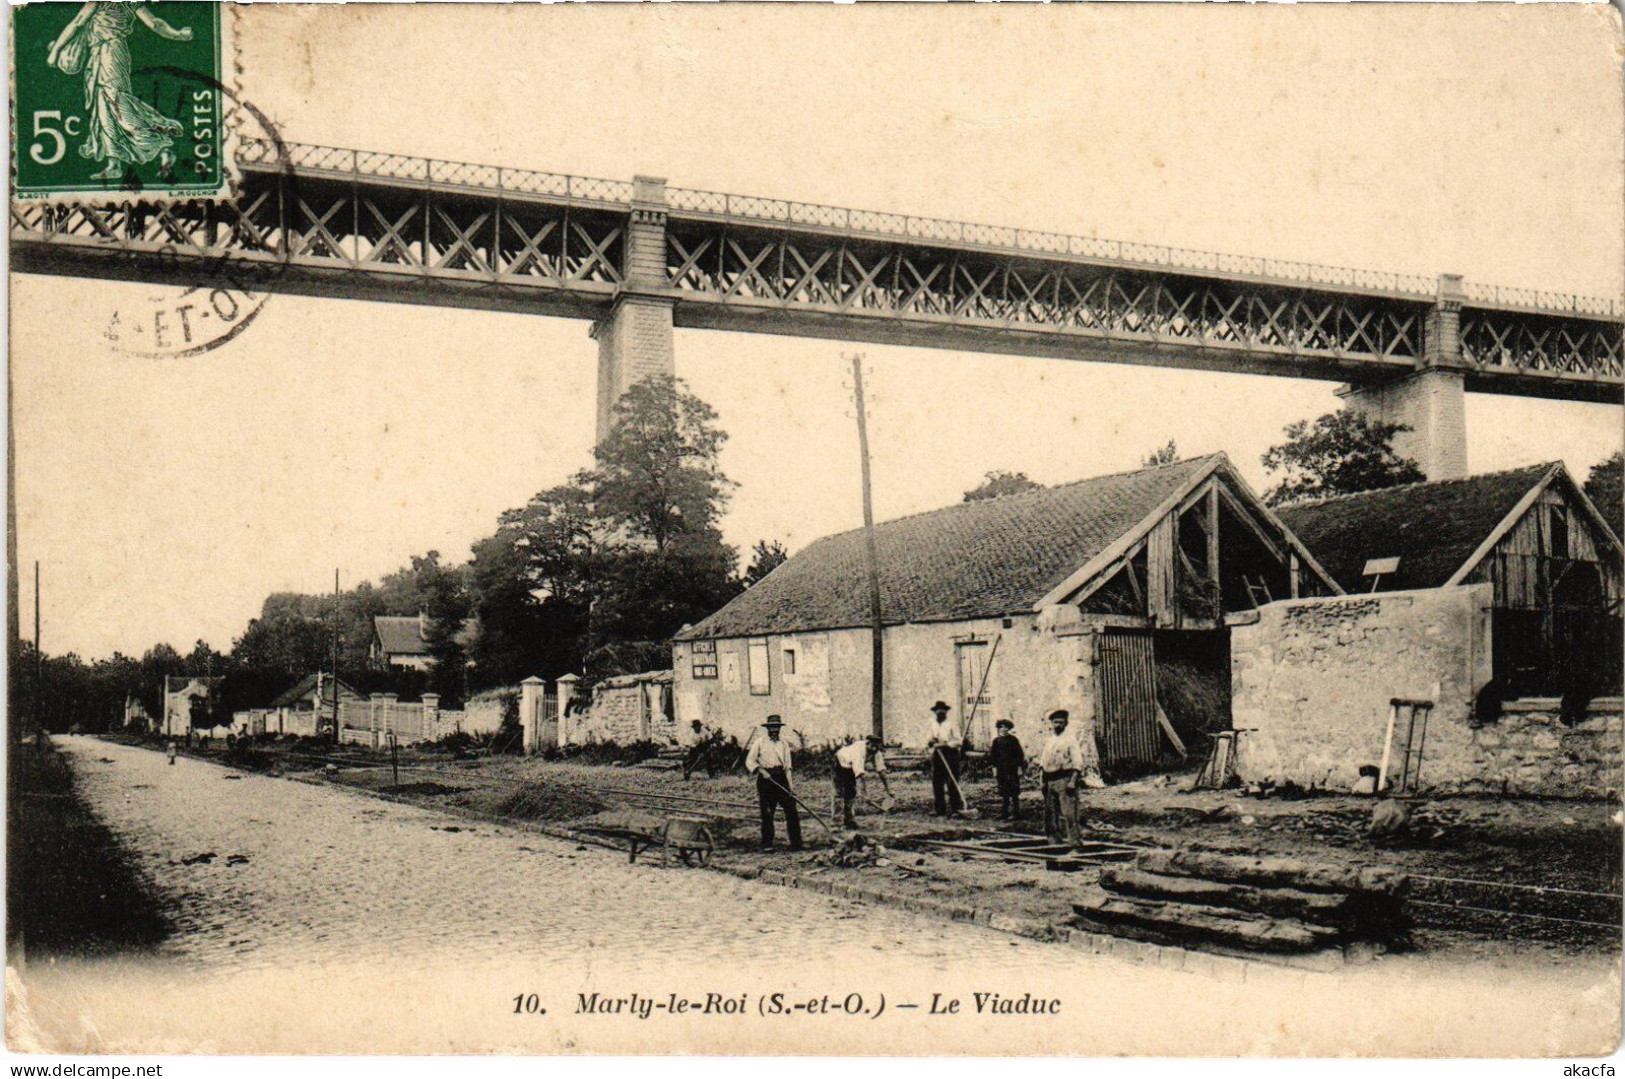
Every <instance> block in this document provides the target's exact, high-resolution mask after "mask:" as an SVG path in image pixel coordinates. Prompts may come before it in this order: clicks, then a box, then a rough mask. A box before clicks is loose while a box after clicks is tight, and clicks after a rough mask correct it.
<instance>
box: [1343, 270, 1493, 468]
mask: <svg viewBox="0 0 1625 1079" xmlns="http://www.w3.org/2000/svg"><path fill="white" fill-rule="evenodd" d="M1466 298H1467V297H1466V293H1465V292H1464V291H1463V290H1462V284H1461V278H1460V276H1458V275H1456V274H1442V275H1440V277H1439V292H1438V298H1437V299H1436V300H1435V301H1434V305H1433V308H1432V309H1431V310H1430V311H1429V312H1428V314H1427V317H1426V319H1425V321H1424V325H1423V335H1422V338H1423V340H1422V362H1421V365H1420V366H1419V367H1418V369H1417V370H1416V371H1413V372H1407V373H1406V374H1403V375H1400V376H1399V377H1397V378H1394V379H1390V380H1387V381H1384V382H1373V383H1361V384H1358V385H1352V386H1346V387H1344V388H1343V389H1341V390H1339V391H1338V395H1339V396H1340V397H1342V398H1343V401H1344V405H1345V407H1347V408H1352V409H1355V410H1356V411H1359V412H1361V413H1363V414H1364V415H1365V416H1367V417H1368V418H1370V419H1373V420H1380V421H1382V422H1383V423H1399V424H1404V425H1405V426H1406V427H1408V428H1409V430H1407V431H1401V432H1399V433H1398V434H1396V435H1395V436H1394V452H1395V453H1396V454H1398V455H1399V456H1401V457H1408V458H1410V459H1411V460H1412V461H1415V462H1416V464H1417V466H1418V467H1419V468H1421V470H1422V474H1423V475H1425V476H1426V477H1427V478H1428V479H1429V480H1455V479H1462V478H1463V477H1465V476H1466V475H1467V410H1466V402H1467V390H1466V383H1465V371H1466V364H1465V362H1464V361H1463V359H1462V354H1461V305H1462V301H1464V300H1465V299H1466Z"/></svg>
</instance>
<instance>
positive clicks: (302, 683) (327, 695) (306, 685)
mask: <svg viewBox="0 0 1625 1079" xmlns="http://www.w3.org/2000/svg"><path fill="white" fill-rule="evenodd" d="M316 677H317V676H316V675H314V674H307V675H305V676H304V677H303V678H301V679H299V681H297V682H295V683H294V684H293V685H292V686H291V687H290V688H289V689H287V690H286V691H284V692H283V693H282V695H281V696H279V697H278V698H277V699H276V700H274V701H272V702H271V705H270V707H272V708H291V707H293V705H295V704H297V703H298V702H299V701H302V700H304V699H305V698H306V697H312V696H314V695H315V693H316ZM339 685H340V686H343V688H344V693H345V695H346V696H349V697H359V696H360V694H359V693H357V692H356V691H355V690H353V689H351V688H350V687H349V686H348V685H346V684H345V682H344V681H343V680H342V679H341V680H340V681H339ZM322 686H323V690H324V692H323V693H322V700H323V701H324V702H325V703H327V704H329V705H331V704H332V703H333V680H332V679H331V678H328V677H326V676H323V677H322Z"/></svg>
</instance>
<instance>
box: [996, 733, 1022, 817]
mask: <svg viewBox="0 0 1625 1079" xmlns="http://www.w3.org/2000/svg"><path fill="white" fill-rule="evenodd" d="M994 727H995V728H996V729H997V730H998V732H999V734H998V737H996V738H994V739H993V744H992V745H991V746H989V747H988V751H987V759H988V760H989V761H990V762H991V763H992V765H993V775H994V777H995V778H996V779H997V780H998V785H999V819H1000V820H1019V819H1020V818H1021V770H1022V769H1023V768H1024V767H1026V765H1027V754H1026V753H1025V752H1024V751H1023V750H1022V748H1021V741H1020V739H1018V738H1017V737H1016V735H1015V729H1016V725H1015V724H1014V723H1012V722H1010V720H1008V719H1001V720H999V721H998V722H997V723H995V724H994Z"/></svg>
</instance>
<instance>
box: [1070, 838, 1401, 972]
mask: <svg viewBox="0 0 1625 1079" xmlns="http://www.w3.org/2000/svg"><path fill="white" fill-rule="evenodd" d="M1409 886H1410V880H1409V878H1408V877H1407V876H1406V875H1405V874H1403V873H1401V872H1398V871H1396V870H1391V869H1383V868H1374V867H1367V868H1344V867H1339V866H1329V865H1315V864H1312V863H1308V862H1303V861H1299V860H1297V859H1293V858H1250V857H1238V856H1234V855H1225V854H1212V853H1206V852H1197V851H1144V852H1142V853H1141V854H1140V855H1139V856H1138V857H1136V859H1135V861H1134V864H1133V865H1131V866H1108V867H1106V868H1104V869H1102V870H1101V873H1100V887H1099V888H1098V889H1095V890H1094V891H1092V892H1091V893H1090V894H1088V895H1086V896H1085V897H1084V898H1083V899H1082V900H1081V901H1079V902H1077V903H1075V904H1073V910H1074V912H1075V913H1076V915H1077V918H1076V920H1077V922H1078V924H1080V925H1081V926H1083V927H1084V928H1089V929H1094V930H1095V931H1097V932H1104V933H1112V934H1116V935H1120V936H1130V937H1135V938H1137V939H1144V940H1154V941H1157V942H1158V943H1164V944H1191V943H1201V944H1211V945H1220V946H1224V947H1229V948H1239V949H1243V950H1247V951H1263V952H1277V953H1291V952H1311V951H1318V950H1321V949H1325V948H1334V947H1348V946H1352V945H1368V946H1376V947H1380V948H1385V949H1397V948H1401V947H1403V946H1405V945H1406V944H1407V943H1408V937H1409V921H1408V916H1407V913H1406V910H1405V896H1406V893H1407V892H1408V890H1409Z"/></svg>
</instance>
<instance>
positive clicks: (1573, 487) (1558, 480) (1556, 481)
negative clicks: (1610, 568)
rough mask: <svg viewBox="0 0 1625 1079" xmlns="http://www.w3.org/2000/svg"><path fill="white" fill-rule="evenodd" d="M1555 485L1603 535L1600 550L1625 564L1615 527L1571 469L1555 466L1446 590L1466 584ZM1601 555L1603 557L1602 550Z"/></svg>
mask: <svg viewBox="0 0 1625 1079" xmlns="http://www.w3.org/2000/svg"><path fill="white" fill-rule="evenodd" d="M1554 485H1560V486H1561V487H1562V488H1563V490H1564V492H1565V493H1566V494H1567V495H1568V496H1569V501H1572V502H1573V503H1574V504H1575V505H1578V506H1579V507H1580V510H1581V513H1583V514H1584V515H1585V517H1586V519H1587V520H1589V521H1590V522H1591V524H1592V527H1593V528H1595V529H1596V530H1597V531H1598V532H1599V533H1600V534H1601V539H1602V543H1600V544H1599V545H1598V546H1599V548H1601V549H1606V550H1609V551H1611V552H1613V555H1614V560H1615V564H1616V565H1618V564H1619V562H1620V561H1621V560H1625V546H1622V545H1621V544H1620V540H1619V537H1618V536H1616V535H1615V534H1614V530H1613V528H1612V526H1610V525H1609V524H1608V521H1607V520H1606V519H1605V518H1604V517H1603V515H1602V513H1601V511H1599V510H1598V509H1597V506H1596V504H1595V503H1594V502H1592V501H1591V498H1590V496H1588V495H1587V494H1586V493H1585V489H1584V488H1582V487H1581V486H1580V485H1579V484H1577V483H1575V482H1574V477H1572V476H1570V475H1569V472H1568V469H1566V468H1564V467H1563V466H1562V465H1553V466H1552V467H1551V468H1550V469H1549V470H1548V471H1547V473H1546V475H1545V476H1543V477H1542V478H1541V480H1540V482H1539V483H1536V484H1535V485H1534V486H1533V487H1531V488H1529V491H1528V493H1526V494H1525V495H1524V496H1523V497H1522V498H1520V499H1519V500H1518V504H1517V505H1516V506H1513V507H1512V511H1511V512H1510V513H1508V514H1507V515H1506V516H1505V517H1503V518H1501V522H1500V523H1499V524H1497V525H1496V526H1495V527H1494V528H1493V529H1491V530H1490V534H1489V535H1487V536H1485V537H1484V542H1483V543H1480V544H1479V545H1478V548H1477V549H1476V550H1474V551H1473V553H1472V555H1471V556H1470V557H1469V558H1468V559H1467V561H1465V562H1463V563H1462V564H1461V565H1460V566H1459V567H1458V568H1457V569H1456V572H1454V573H1452V574H1451V575H1450V579H1449V580H1448V581H1446V582H1445V583H1444V587H1446V588H1451V587H1453V586H1455V585H1459V584H1461V583H1463V582H1464V581H1465V580H1466V579H1467V577H1468V575H1469V574H1471V573H1472V572H1473V571H1474V570H1476V569H1477V568H1478V567H1479V565H1480V564H1481V563H1482V562H1483V561H1484V560H1485V559H1486V558H1488V557H1489V556H1490V554H1491V553H1492V552H1493V551H1494V550H1495V548H1496V547H1498V546H1500V544H1501V541H1502V540H1504V539H1506V537H1507V534H1508V533H1510V532H1511V531H1512V530H1513V529H1514V528H1516V527H1517V526H1518V523H1519V522H1520V521H1522V520H1523V519H1524V517H1526V516H1528V514H1529V512H1530V511H1531V510H1533V509H1534V508H1535V507H1536V506H1537V505H1539V504H1540V502H1541V498H1542V496H1543V495H1545V493H1546V492H1547V491H1548V490H1549V489H1550V488H1551V487H1552V486H1554ZM1598 553H1599V554H1601V553H1602V552H1601V550H1599V551H1598Z"/></svg>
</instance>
